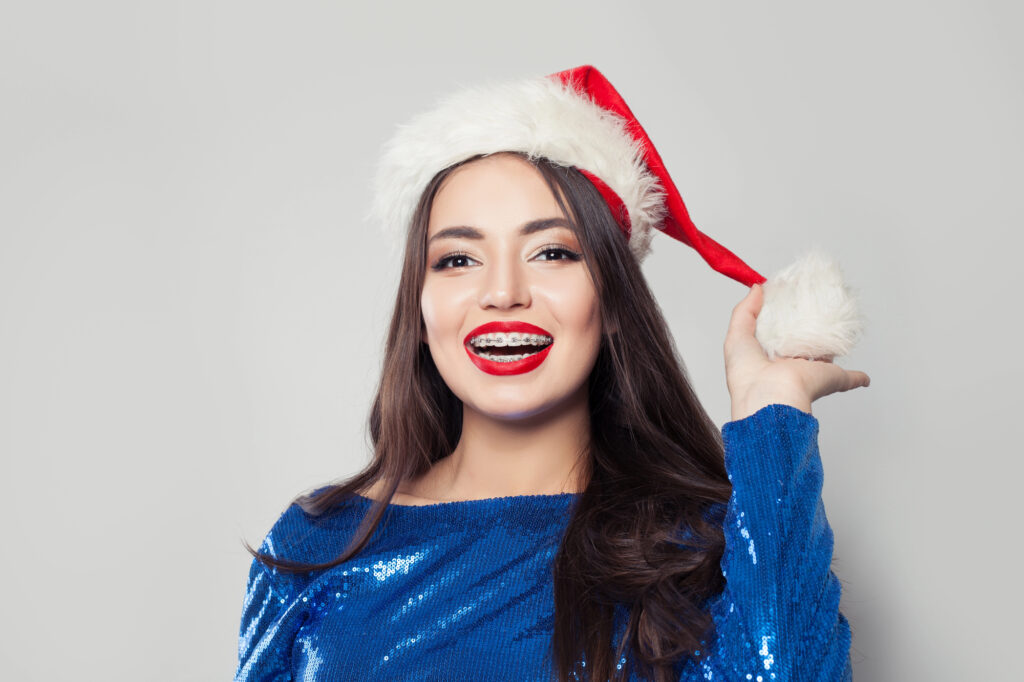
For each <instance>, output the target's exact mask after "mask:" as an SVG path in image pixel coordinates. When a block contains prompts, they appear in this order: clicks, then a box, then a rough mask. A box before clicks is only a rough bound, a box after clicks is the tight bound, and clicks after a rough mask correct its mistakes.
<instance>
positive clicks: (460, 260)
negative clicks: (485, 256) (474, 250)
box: [430, 253, 476, 270]
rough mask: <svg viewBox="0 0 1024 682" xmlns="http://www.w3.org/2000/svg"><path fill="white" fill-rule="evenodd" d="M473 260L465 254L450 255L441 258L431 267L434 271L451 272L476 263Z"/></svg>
mask: <svg viewBox="0 0 1024 682" xmlns="http://www.w3.org/2000/svg"><path fill="white" fill-rule="evenodd" d="M475 262H476V261H474V260H473V259H472V258H470V257H469V256H467V255H466V254H464V253H450V254H448V255H447V256H441V258H439V259H438V260H437V262H436V263H434V264H433V265H431V266H430V267H431V269H432V270H450V269H454V268H464V267H466V266H467V265H469V264H470V263H475Z"/></svg>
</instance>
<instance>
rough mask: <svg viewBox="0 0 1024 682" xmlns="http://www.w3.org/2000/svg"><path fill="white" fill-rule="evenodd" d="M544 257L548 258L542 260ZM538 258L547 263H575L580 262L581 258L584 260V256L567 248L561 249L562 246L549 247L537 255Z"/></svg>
mask: <svg viewBox="0 0 1024 682" xmlns="http://www.w3.org/2000/svg"><path fill="white" fill-rule="evenodd" d="M542 256H546V258H542ZM537 257H538V258H540V259H541V260H546V261H551V260H573V261H576V260H579V259H580V258H582V255H580V254H578V253H576V252H575V251H572V250H570V249H566V248H564V247H561V246H549V247H546V248H545V249H544V250H543V251H541V252H540V253H539V254H537Z"/></svg>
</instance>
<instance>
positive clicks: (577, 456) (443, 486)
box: [402, 385, 590, 502]
mask: <svg viewBox="0 0 1024 682" xmlns="http://www.w3.org/2000/svg"><path fill="white" fill-rule="evenodd" d="M462 414H463V417H462V435H461V437H460V439H459V443H458V445H457V446H456V447H455V450H454V451H453V452H452V454H451V455H449V456H448V457H445V458H444V459H442V460H440V461H439V462H437V463H436V464H435V465H434V466H433V467H432V468H431V469H430V470H429V471H428V472H426V473H425V474H424V475H423V476H422V477H420V478H419V479H418V480H416V481H412V482H410V484H409V485H408V486H403V487H402V489H403V490H404V491H405V493H406V495H407V496H409V497H415V498H418V499H420V500H434V501H439V502H443V501H449V500H471V499H484V498H491V497H506V496H511V495H550V494H556V493H564V492H581V491H582V490H583V489H584V488H585V487H586V478H587V476H588V475H589V470H588V469H589V467H588V466H587V464H588V458H589V448H588V446H589V439H590V410H589V406H588V402H587V387H586V386H585V385H584V386H582V387H581V390H580V391H579V392H578V393H577V394H576V395H574V396H571V397H570V398H569V399H567V400H566V401H564V402H563V403H562V404H561V405H559V406H557V407H555V408H552V409H551V410H547V411H545V412H544V413H542V414H539V415H535V416H533V417H530V418H528V419H520V420H503V419H495V418H494V417H491V416H489V415H485V414H482V413H480V412H478V411H476V410H474V409H472V408H470V407H467V406H463V413H462Z"/></svg>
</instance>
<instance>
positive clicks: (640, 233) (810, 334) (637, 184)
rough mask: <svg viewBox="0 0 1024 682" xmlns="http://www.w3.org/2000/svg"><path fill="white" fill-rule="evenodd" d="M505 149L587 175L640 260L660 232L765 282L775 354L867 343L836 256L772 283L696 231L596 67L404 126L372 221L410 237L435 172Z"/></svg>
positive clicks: (454, 102) (764, 333)
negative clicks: (419, 206)
mask: <svg viewBox="0 0 1024 682" xmlns="http://www.w3.org/2000/svg"><path fill="white" fill-rule="evenodd" d="M498 152H521V153H524V154H526V155H528V156H530V157H533V158H537V157H544V158H547V159H549V160H550V161H553V162H554V163H556V164H559V165H562V166H573V167H575V168H576V169H577V170H579V171H580V172H581V173H582V174H583V175H584V176H586V177H587V178H588V179H589V180H590V181H591V182H592V183H593V184H594V186H595V187H596V188H597V189H598V191H599V192H600V193H601V196H602V197H604V200H605V202H606V203H607V204H608V207H609V209H610V210H611V212H612V215H613V216H614V217H615V219H616V220H617V222H618V224H619V227H620V229H621V230H622V232H623V234H624V235H625V237H626V238H627V239H628V242H629V247H630V251H631V252H632V253H633V255H634V256H635V257H636V258H637V260H638V261H642V260H643V259H644V258H645V257H646V256H647V254H648V253H649V252H650V248H651V247H650V245H651V237H652V236H653V234H654V230H660V231H661V232H663V233H665V234H667V235H668V236H670V237H673V238H675V239H677V240H679V241H681V242H683V243H684V244H687V245H688V246H690V247H692V248H693V249H694V250H696V251H697V252H698V253H699V254H700V255H701V256H702V257H703V258H704V260H705V261H706V262H707V264H708V265H710V266H711V267H712V268H713V269H714V270H716V271H717V272H720V273H722V274H724V275H726V276H728V277H731V278H732V279H734V280H736V281H738V282H741V283H743V284H744V285H746V286H753V285H754V284H758V283H760V284H762V285H763V291H764V303H763V306H762V308H761V312H760V313H759V314H758V319H757V331H756V336H757V340H758V341H759V342H760V343H761V346H762V347H763V348H764V349H765V351H766V352H767V353H768V355H769V356H770V357H773V358H774V357H776V356H786V357H807V358H823V359H824V358H832V357H835V356H840V355H845V354H847V353H848V352H849V350H850V349H851V348H852V347H853V345H854V344H855V343H856V342H857V340H858V339H859V337H860V335H861V333H862V321H861V319H860V314H859V312H858V309H857V304H856V300H855V299H854V297H853V295H852V293H851V291H850V289H849V287H847V286H846V285H845V284H844V282H843V277H842V274H841V271H840V269H839V267H838V265H837V264H836V263H835V261H833V260H832V259H831V258H829V257H828V256H826V255H825V254H823V253H821V252H819V251H817V250H814V251H811V252H809V253H807V254H806V255H805V256H804V257H803V258H801V259H800V260H798V261H797V262H796V263H794V264H793V265H791V266H789V267H788V268H785V269H784V270H782V271H780V272H778V273H777V274H775V275H773V276H772V277H771V278H770V279H767V280H766V279H765V277H763V276H762V275H760V274H758V273H757V272H756V271H755V270H754V269H753V268H751V267H750V266H749V265H747V264H746V263H745V262H743V261H742V260H740V258H738V257H737V256H736V255H735V254H733V253H732V252H731V251H729V250H728V249H726V248H725V247H724V246H722V245H721V244H719V243H718V242H716V241H715V240H714V239H712V238H711V237H709V236H707V235H706V234H705V233H703V232H701V231H700V230H698V229H697V227H696V226H695V225H694V224H693V221H692V220H690V215H689V213H688V211H687V210H686V205H685V204H684V203H683V199H682V196H680V194H679V190H677V189H676V186H675V183H673V182H672V178H671V177H669V174H668V171H667V170H666V168H665V164H664V163H663V162H662V160H661V156H660V155H659V154H658V151H657V150H656V149H655V148H654V145H653V144H652V143H651V140H650V138H649V137H648V136H647V133H646V132H645V131H644V129H643V127H642V126H641V125H640V122H639V121H637V119H636V117H635V116H633V113H632V112H631V111H630V110H629V107H628V106H627V105H626V102H625V100H623V99H622V96H621V95H619V93H618V92H617V91H616V90H615V88H614V87H613V86H612V84H611V83H610V82H609V81H608V79H607V78H605V77H604V75H603V74H601V72H600V71H598V70H597V69H595V68H594V67H593V66H579V67H576V68H574V69H568V70H566V71H561V72H558V73H555V74H551V75H550V76H543V77H538V78H530V79H525V80H519V81H512V82H506V83H499V84H491V85H486V86H479V87H472V88H467V89H464V90H462V91H460V92H457V93H455V94H453V95H450V96H448V97H447V98H445V99H443V100H442V101H441V102H440V103H439V104H438V105H437V106H435V107H434V108H433V109H431V110H430V111H427V112H424V113H422V114H420V115H418V116H417V117H415V118H414V119H413V120H412V121H410V122H409V123H408V124H406V125H403V126H400V127H399V129H398V131H397V133H396V134H395V135H394V136H393V137H392V138H391V140H389V141H388V142H387V143H386V144H385V146H384V150H383V154H382V156H381V159H380V164H379V166H378V170H377V175H376V180H375V186H374V198H373V202H372V205H371V209H370V217H371V218H372V219H374V220H376V221H378V222H380V223H381V224H382V226H383V227H384V228H385V229H387V230H392V231H396V232H398V233H400V234H402V235H404V233H405V231H406V230H407V229H408V228H409V224H410V221H411V220H412V215H413V212H414V211H415V209H416V206H417V204H418V203H419V200H420V196H421V195H422V194H423V191H424V190H425V189H426V187H427V185H428V184H429V182H430V180H431V179H432V178H433V177H434V176H435V175H436V174H437V173H438V172H440V171H442V170H444V169H445V168H448V167H449V166H452V165H454V164H456V163H459V162H461V161H465V160H466V159H468V158H470V157H472V156H476V155H481V154H494V153H498Z"/></svg>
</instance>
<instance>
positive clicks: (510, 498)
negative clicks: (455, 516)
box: [352, 493, 582, 509]
mask: <svg viewBox="0 0 1024 682" xmlns="http://www.w3.org/2000/svg"><path fill="white" fill-rule="evenodd" d="M352 494H353V496H354V497H355V499H356V500H358V501H360V502H362V503H363V504H367V505H369V504H373V503H374V502H376V501H377V500H376V499H374V498H370V497H366V496H365V495H360V494H359V493H352ZM580 495H582V493H552V494H547V495H502V496H500V497H481V498H478V499H474V500H450V501H447V502H432V503H430V504H398V503H397V502H389V503H388V508H389V509H390V508H392V507H397V508H398V509H437V508H440V507H452V506H455V505H467V506H469V505H486V504H492V505H493V504H498V503H503V504H510V503H513V502H519V501H523V502H532V501H536V502H547V501H552V502H553V501H556V500H558V501H561V500H569V499H573V498H577V497H579V496H580Z"/></svg>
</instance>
